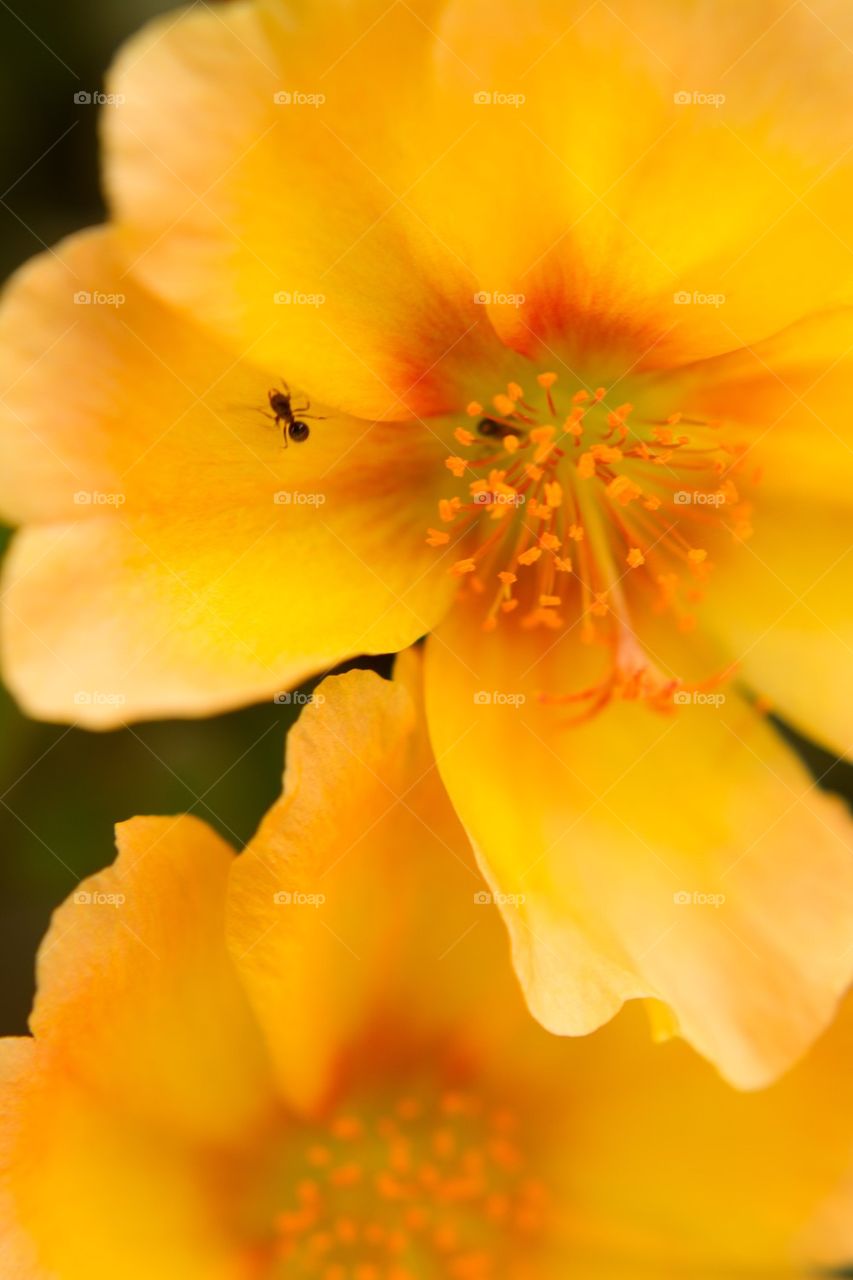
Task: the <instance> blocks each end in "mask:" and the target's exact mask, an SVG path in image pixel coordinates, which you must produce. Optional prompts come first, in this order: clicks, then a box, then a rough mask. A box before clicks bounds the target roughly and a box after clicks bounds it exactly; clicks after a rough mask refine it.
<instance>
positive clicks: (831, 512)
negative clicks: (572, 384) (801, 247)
mask: <svg viewBox="0 0 853 1280" xmlns="http://www.w3.org/2000/svg"><path fill="white" fill-rule="evenodd" d="M688 376H689V377H690V378H691V379H693V380H694V382H695V394H696V397H697V398H696V400H695V403H696V404H697V405H698V407H699V411H700V412H705V413H708V414H710V415H718V416H723V417H729V418H733V419H734V420H735V421H736V422H738V423H743V424H745V425H746V426H747V428H749V430H750V433H751V434H750V435H749V436H748V437H747V438H748V439H751V440H752V441H753V443H752V445H751V448H750V454H749V459H750V462H751V463H752V465H754V467H755V469H756V471H757V472H759V473H760V483H759V485H758V487H757V490H756V501H755V511H754V515H753V518H752V524H753V527H754V533H753V535H752V537H751V538H750V539H749V540H748V541H747V542H746V543H744V544H742V547H741V549H740V550H739V551H738V554H737V555H736V556H733V557H732V558H731V560H730V562H729V564H728V565H727V568H726V573H725V574H720V575H719V576H716V577H715V578H714V579H713V582H712V586H711V589H710V590H709V592H708V597H707V602H706V604H705V605H704V606H703V607H702V608H701V609H700V610H699V615H700V618H701V621H702V624H703V625H704V626H705V627H707V628H709V629H710V630H711V631H712V632H714V633H715V634H716V635H717V636H718V637H719V639H720V641H721V642H722V643H723V644H725V645H726V647H727V648H728V649H729V651H730V653H731V655H732V657H733V658H734V659H735V660H736V661H737V662H738V663H739V670H740V671H741V673H742V675H743V678H744V680H745V681H746V682H747V683H748V684H749V685H750V686H751V687H752V689H753V690H755V691H757V692H759V693H761V694H762V695H764V696H767V697H769V699H770V700H771V702H772V704H773V706H774V708H775V709H777V710H778V711H779V713H780V714H781V715H783V716H785V717H786V718H788V719H789V720H790V721H792V723H793V724H795V725H796V727H797V728H798V729H799V730H800V731H801V732H802V733H804V734H806V735H807V736H810V737H815V738H817V739H819V740H820V741H822V742H824V743H825V744H826V745H827V746H828V747H829V748H830V749H832V750H834V751H837V752H838V753H839V754H841V755H844V754H846V753H849V752H850V750H851V740H850V724H851V720H853V705H851V701H850V693H851V684H850V681H849V680H848V679H846V678H845V677H846V673H847V670H848V668H849V665H850V657H851V653H853V627H851V623H850V617H849V612H850V611H849V608H848V607H847V598H848V596H849V586H848V584H849V579H850V552H851V546H853V433H851V430H850V421H849V419H850V412H849V402H850V394H851V387H853V311H851V310H850V309H845V310H839V311H835V312H829V313H825V314H822V315H819V316H815V317H813V318H811V319H810V320H808V321H804V322H803V323H802V324H799V325H794V326H792V327H791V328H789V329H786V330H784V331H783V332H782V333H779V334H777V335H776V336H775V337H774V338H772V339H770V340H768V341H767V342H764V343H760V344H758V345H757V346H756V347H754V348H750V349H748V350H744V351H741V352H737V353H734V354H732V355H730V356H726V357H722V358H720V359H717V360H714V361H710V362H708V363H706V364H703V365H700V366H697V367H696V368H695V369H694V370H692V371H690V372H689V374H688Z"/></svg>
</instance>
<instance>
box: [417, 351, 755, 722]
mask: <svg viewBox="0 0 853 1280" xmlns="http://www.w3.org/2000/svg"><path fill="white" fill-rule="evenodd" d="M526 368H527V372H526V373H522V374H521V376H519V377H518V378H517V379H512V380H510V381H508V382H507V383H506V386H505V389H501V388H499V387H498V388H495V387H492V388H489V387H479V388H477V391H478V394H477V396H476V398H475V399H472V400H471V401H470V402H469V403H468V405H467V410H466V411H465V412H466V413H467V415H468V417H469V418H470V419H477V418H481V421H479V423H478V425H477V429H476V430H475V429H474V428H473V426H466V425H463V424H462V423H460V422H459V421H458V420H457V421H456V422H452V423H451V425H450V429H449V431H448V440H450V439H452V441H453V442H454V444H455V446H456V447H458V452H456V450H455V449H454V445H453V444H451V452H450V456H449V457H447V458H446V459H445V467H446V471H447V473H449V476H448V484H450V483H451V482H455V485H456V489H457V491H456V492H454V493H448V496H447V497H446V498H442V499H441V500H440V502H439V507H438V510H439V525H440V526H441V525H443V526H446V528H445V529H442V528H438V529H436V528H432V527H431V528H429V529H428V530H427V535H426V541H427V543H428V545H429V546H431V547H432V548H434V549H435V551H436V552H437V553H438V554H439V555H442V556H443V555H447V561H448V572H449V573H451V574H452V575H453V576H454V577H456V578H457V579H459V593H458V599H459V602H460V605H464V606H465V607H470V608H472V609H475V610H476V611H477V612H478V613H479V616H480V621H481V625H482V627H483V628H484V629H485V630H486V631H489V632H494V631H496V630H497V629H498V627H500V628H501V629H502V631H504V630H505V634H506V636H507V637H508V638H510V637H511V636H512V635H513V634H514V633H516V628H519V629H521V630H523V631H529V630H536V629H537V628H542V629H545V630H547V631H549V632H559V631H561V630H565V631H566V633H567V634H568V633H570V632H574V634H575V636H576V637H577V638H578V639H580V640H581V641H583V642H584V643H585V644H587V645H591V646H593V647H595V648H596V649H597V650H599V651H600V653H601V666H602V671H603V674H602V679H601V681H600V682H598V683H596V684H595V685H593V686H590V687H589V688H572V687H571V676H572V673H571V670H569V669H568V667H567V671H566V686H567V687H566V689H563V690H557V689H548V690H542V691H540V698H541V701H543V702H545V703H547V704H549V705H553V706H569V705H571V706H573V707H574V709H575V711H576V712H577V716H576V717H575V718H579V719H583V718H586V717H587V716H588V715H590V714H594V713H597V712H598V711H599V710H601V709H602V708H603V707H604V706H606V705H607V703H608V702H609V701H610V700H611V699H613V698H622V699H642V700H643V701H645V702H646V703H647V704H648V705H649V706H650V707H652V708H653V709H655V710H658V711H662V712H667V713H669V714H674V713H675V712H676V711H677V706H678V704H677V703H675V702H674V697H673V694H674V691H678V690H680V689H684V688H688V687H698V686H687V685H685V684H684V683H683V681H681V680H680V679H679V677H678V675H677V674H673V672H672V671H669V670H667V671H666V672H664V671H662V670H660V669H659V667H658V666H657V665H656V662H655V659H654V656H653V653H652V652H651V647H650V646H649V647H647V646H646V644H645V643H644V635H645V634H646V632H647V631H650V628H649V626H648V624H649V623H650V622H653V624H654V627H655V628H657V627H658V626H659V625H660V621H659V620H660V618H661V617H663V618H666V619H668V620H669V621H670V623H671V625H672V628H673V630H674V631H675V632H676V633H681V634H684V633H687V632H688V631H689V630H690V629H691V628H692V627H694V626H695V625H696V619H697V616H699V615H698V614H697V608H696V606H697V605H698V604H700V603H701V602H702V601H703V600H704V598H705V596H706V594H707V593H708V592H709V591H711V590H713V586H714V579H715V574H716V573H717V571H718V565H719V564H720V562H721V559H723V558H725V556H727V555H728V554H730V553H731V552H732V551H734V552H735V553H736V551H737V548H738V546H739V544H740V543H741V542H742V541H743V540H745V539H747V538H748V537H749V536H750V535H751V533H752V526H753V518H754V504H753V502H752V500H751V494H750V493H749V492H748V490H749V489H750V488H752V487H754V486H755V485H757V483H758V480H759V477H757V476H755V475H753V474H751V472H750V471H749V470H748V463H747V460H748V449H747V446H746V444H745V442H743V441H742V440H738V439H737V438H736V437H734V436H733V435H732V428H730V427H729V426H728V425H727V424H726V422H725V421H724V420H722V419H719V418H715V419H713V420H712V419H706V418H704V417H703V416H702V415H701V414H700V413H695V412H691V411H690V409H689V407H688V406H683V407H676V406H673V405H671V404H670V405H666V404H664V403H662V401H663V400H664V399H665V392H666V384H665V380H663V379H661V377H660V375H645V380H644V378H643V377H639V376H637V377H632V378H631V379H630V380H629V379H626V380H625V382H624V384H623V394H621V395H617V393H616V390H615V389H612V390H608V388H607V387H605V386H601V385H599V386H595V384H594V383H593V382H592V380H590V382H589V384H588V386H585V387H584V386H581V387H578V386H575V387H574V388H573V387H571V386H570V385H569V386H564V385H563V383H562V382H561V381H560V380H559V379H558V378H557V375H556V374H555V373H554V372H553V371H549V370H546V371H543V372H538V373H537V372H534V373H533V375H532V376H531V372H530V369H529V366H526ZM629 386H630V395H629V396H626V395H625V394H624V390H625V389H627V388H628V387H629ZM524 387H527V388H529V393H527V392H525V391H524V390H523V388H524ZM591 387H595V389H594V390H590V388H591ZM483 404H489V405H491V406H492V408H493V410H494V414H495V416H493V417H485V418H482V414H483V410H482V405H483ZM582 442H583V443H582ZM463 455H464V456H463ZM457 543H458V544H460V554H461V556H462V558H460V559H456V560H455V561H453V562H451V554H450V553H449V548H450V545H451V544H452V545H453V546H456V545H457ZM570 549H571V554H569V550H570ZM558 583H559V585H558ZM575 628H577V630H575ZM510 642H511V641H510ZM548 643H549V644H550V643H552V642H551V641H550V640H549V641H548ZM715 678H716V677H715V676H714V675H713V673H710V674H709V675H708V677H707V680H708V681H713V680H714V679H715ZM702 687H707V681H705V682H704V683H703V686H702Z"/></svg>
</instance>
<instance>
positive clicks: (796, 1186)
mask: <svg viewBox="0 0 853 1280" xmlns="http://www.w3.org/2000/svg"><path fill="white" fill-rule="evenodd" d="M534 1051H535V1050H534ZM852 1051H853V1002H851V1000H850V999H849V998H848V999H847V1000H846V1002H845V1004H844V1005H843V1007H842V1010H841V1011H840V1013H839V1016H838V1019H837V1020H836V1022H835V1023H834V1024H833V1026H832V1027H831V1028H830V1029H829V1030H828V1031H827V1033H826V1035H825V1036H824V1037H822V1038H821V1040H820V1041H819V1042H818V1043H817V1044H816V1045H815V1046H814V1047H813V1049H812V1050H811V1052H810V1053H809V1054H808V1055H807V1057H806V1058H805V1059H804V1060H803V1062H801V1063H800V1064H799V1065H798V1066H797V1067H796V1068H795V1069H794V1070H793V1071H792V1072H790V1074H789V1075H787V1076H786V1077H785V1079H784V1080H781V1081H779V1082H778V1083H777V1084H775V1085H773V1086H772V1087H771V1088H769V1089H766V1090H763V1091H762V1092H760V1093H758V1094H749V1095H744V1094H741V1093H738V1092H736V1091H735V1090H732V1089H730V1088H728V1087H727V1086H726V1085H725V1084H724V1083H723V1082H722V1081H721V1080H720V1079H719V1078H718V1077H717V1076H715V1074H714V1073H713V1072H712V1071H711V1070H710V1069H709V1068H708V1066H707V1064H705V1063H703V1062H702V1061H701V1060H700V1059H699V1058H697V1057H696V1055H695V1054H693V1053H691V1051H690V1050H689V1048H688V1047H687V1046H686V1045H683V1044H680V1043H678V1042H677V1041H673V1042H670V1043H669V1044H665V1045H654V1044H652V1043H651V1041H650V1039H649V1036H648V1029H647V1026H646V1024H645V1020H644V1018H643V1016H642V1013H641V1010H640V1009H638V1008H634V1009H630V1010H629V1009H626V1010H624V1011H623V1012H622V1013H621V1014H620V1015H619V1016H618V1017H617V1018H616V1019H615V1020H614V1022H613V1023H612V1024H611V1025H610V1026H609V1027H607V1028H606V1029H604V1030H603V1031H601V1032H599V1033H598V1034H597V1035H595V1036H590V1037H587V1038H585V1039H584V1040H581V1041H572V1042H569V1043H566V1044H565V1053H564V1054H563V1055H562V1063H561V1066H562V1072H561V1076H562V1079H563V1080H570V1081H571V1082H572V1084H571V1090H570V1091H571V1094H572V1097H573V1101H574V1104H575V1105H573V1106H571V1107H568V1108H567V1107H565V1104H564V1111H563V1114H562V1115H560V1113H559V1110H557V1112H556V1114H555V1119H554V1130H555V1136H556V1134H557V1133H558V1132H563V1133H564V1134H565V1139H564V1141H565V1146H564V1150H565V1151H567V1152H571V1155H570V1156H569V1157H568V1159H566V1160H565V1164H564V1172H563V1178H562V1190H563V1196H564V1203H565V1204H566V1205H567V1206H568V1211H567V1215H566V1217H567V1220H568V1233H569V1236H570V1240H571V1244H570V1247H569V1250H568V1253H569V1257H570V1258H571V1259H572V1260H573V1261H574V1263H575V1265H577V1264H578V1261H579V1259H581V1258H584V1257H586V1258H588V1259H590V1262H592V1261H593V1260H597V1259H600V1258H601V1257H602V1256H604V1257H609V1258H610V1259H611V1260H612V1262H613V1263H614V1264H616V1265H618V1263H619V1262H620V1261H621V1262H622V1264H623V1265H624V1266H625V1267H626V1268H628V1271H627V1274H632V1272H631V1270H630V1268H631V1264H632V1263H633V1264H634V1265H636V1260H637V1259H639V1258H642V1259H644V1260H645V1261H646V1264H647V1265H648V1266H649V1271H650V1273H652V1272H653V1273H654V1274H655V1275H664V1276H673V1277H675V1276H684V1275H686V1274H694V1273H697V1274H698V1273H700V1272H702V1273H704V1272H707V1273H708V1274H738V1275H740V1274H744V1275H746V1274H753V1273H755V1274H758V1273H760V1274H767V1275H786V1276H787V1275H790V1276H792V1277H793V1276H794V1275H797V1274H804V1273H808V1274H813V1272H812V1270H811V1267H810V1265H809V1264H811V1266H813V1265H814V1264H815V1263H816V1262H817V1261H818V1260H820V1261H822V1262H825V1263H826V1264H835V1265H836V1266H840V1265H843V1264H845V1263H848V1262H849V1260H850V1257H851V1256H853V1228H851V1217H850V1212H849V1210H850V1204H851V1201H850V1198H849V1181H848V1179H849V1176H850V1170H851V1162H853V1116H851V1113H850V1108H849V1107H848V1106H847V1104H846V1095H847V1078H848V1076H849V1063H850V1055H851V1052H852ZM550 1069H551V1070H554V1069H557V1068H556V1064H553V1063H552V1064H551V1068H550ZM556 1106H557V1109H559V1102H558V1103H557V1104H556ZM688 1169H689V1170H690V1176H689V1177H685V1170H688ZM845 1183H846V1184H847V1198H846V1208H847V1217H846V1222H845V1223H844V1224H843V1226H841V1224H840V1223H838V1224H836V1225H837V1226H841V1229H839V1230H836V1232H835V1234H834V1235H833V1234H831V1233H830V1232H829V1231H828V1230H826V1229H825V1227H824V1225H823V1220H824V1217H825V1213H826V1209H827V1206H829V1205H831V1204H833V1203H834V1204H835V1205H836V1206H837V1207H840V1205H841V1203H843V1201H844V1195H845ZM801 1268H802V1271H801ZM694 1269H695V1272H694Z"/></svg>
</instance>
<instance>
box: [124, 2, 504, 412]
mask: <svg viewBox="0 0 853 1280" xmlns="http://www.w3.org/2000/svg"><path fill="white" fill-rule="evenodd" d="M317 14H318V15H319V11H317ZM386 17H387V22H386V27H390V28H392V29H393V30H392V33H391V36H390V39H391V41H392V43H393V42H394V36H395V34H396V35H399V36H400V37H401V39H402V40H403V43H402V44H396V43H393V47H389V45H388V44H385V45H384V47H383V53H384V54H385V55H387V57H384V58H383V62H384V65H383V66H382V69H381V73H380V70H379V68H378V67H377V66H376V65H372V64H371V60H370V52H369V51H370V49H371V46H372V41H371V40H370V39H369V38H368V40H367V41H366V42H363V43H362V48H361V51H360V53H357V54H356V56H355V57H342V58H341V59H340V60H338V61H337V64H336V65H331V64H332V58H330V56H329V45H328V37H329V27H328V23H327V22H326V21H325V20H323V21H322V24H321V25H322V29H323V32H324V35H323V37H322V39H321V40H320V41H317V40H316V38H312V37H311V33H310V32H309V33H308V35H307V36H306V31H305V23H304V22H300V23H299V24H298V25H297V26H296V27H294V24H293V23H292V21H291V22H289V23H288V29H287V31H286V33H284V34H283V35H281V36H278V35H276V34H275V33H273V31H272V30H271V27H270V26H267V28H266V29H265V27H264V24H263V22H262V20H261V18H260V17H259V14H258V12H257V8H256V6H250V5H235V6H231V7H230V8H228V9H227V10H223V11H222V12H221V13H219V12H217V13H216V14H213V13H210V12H202V11H200V10H199V11H195V12H190V11H187V13H186V14H184V15H183V16H182V17H180V18H179V19H178V20H177V21H176V20H175V18H174V16H173V15H169V16H168V17H166V18H163V19H159V20H157V21H155V22H153V23H152V24H150V25H149V26H148V27H146V28H145V30H144V31H143V32H142V33H141V34H140V35H138V36H137V37H135V39H134V40H132V41H131V42H130V43H129V45H128V46H126V48H125V50H124V51H123V53H122V55H121V56H120V58H119V60H118V62H117V65H116V66H115V68H114V70H113V73H112V76H111V79H110V83H111V86H112V90H113V91H114V92H117V93H122V94H123V95H124V96H125V97H126V102H124V104H123V111H124V116H123V119H121V120H119V119H118V115H119V114H120V113H113V119H111V120H110V121H108V122H107V128H106V153H107V159H106V177H107V184H108V187H109V189H110V193H111V197H112V203H113V208H114V211H115V216H116V218H117V220H118V222H119V224H120V225H121V226H122V228H123V235H124V241H125V243H126V245H127V248H128V252H129V254H130V257H131V259H132V260H133V263H134V271H135V272H137V273H138V274H139V275H140V276H141V277H142V278H143V279H145V280H146V281H148V282H150V283H152V284H153V285H154V286H155V287H156V289H157V290H158V291H159V292H161V293H162V294H163V296H166V297H168V298H169V299H170V300H171V301H172V302H174V303H176V304H177V305H179V306H180V307H181V308H182V309H183V310H184V311H185V312H186V313H189V314H190V315H192V316H193V317H198V318H199V319H201V320H202V322H203V323H205V324H206V325H208V326H210V327H211V328H212V329H215V330H216V331H217V332H218V333H220V334H221V335H222V336H223V337H224V338H225V340H226V341H227V342H228V344H229V345H230V346H231V347H232V348H233V350H234V352H235V354H240V353H242V352H243V351H245V350H247V349H249V348H251V350H252V355H253V358H254V359H257V360H260V361H262V362H266V363H268V364H272V365H275V364H277V363H278V362H280V361H281V360H282V359H283V356H282V353H286V361H287V365H286V368H285V369H284V373H285V376H286V377H287V378H288V379H289V380H291V381H293V382H294V383H297V384H299V385H303V386H307V387H309V388H310V389H311V391H312V394H313V395H315V396H316V397H317V398H318V399H323V400H324V401H325V402H326V403H328V404H332V405H336V406H338V407H341V408H345V409H347V410H348V411H351V412H353V413H357V414H359V415H360V416H363V417H370V418H388V419H403V418H407V417H409V416H410V415H411V413H413V412H414V413H418V414H423V413H427V412H436V411H438V410H440V409H442V408H445V407H447V406H448V405H449V404H450V403H456V389H455V386H454V383H453V381H452V379H451V378H450V372H451V370H454V369H455V370H456V371H459V370H463V369H464V368H465V367H466V365H467V364H468V363H470V362H471V360H472V359H474V358H481V357H482V354H483V353H484V352H486V351H489V350H490V349H492V348H493V347H496V346H497V344H496V343H495V339H494V334H493V332H492V330H491V326H490V325H489V321H488V318H487V316H486V314H485V309H484V308H483V307H482V306H478V305H477V304H476V302H475V299H474V295H475V291H476V289H477V284H476V281H475V280H474V279H473V277H472V276H471V274H470V271H469V270H468V269H467V267H466V265H465V263H464V262H463V261H461V260H460V259H459V257H458V255H457V254H456V252H455V251H454V249H453V247H452V244H450V243H448V242H446V241H445V240H443V238H442V237H441V236H440V235H438V234H436V232H435V231H434V230H433V229H432V228H431V227H430V226H429V225H428V224H427V223H425V222H424V220H423V218H422V217H421V216H420V215H419V214H418V213H417V211H413V210H411V209H410V207H409V204H408V200H407V188H409V187H411V185H412V183H413V182H414V180H415V178H416V176H417V174H416V173H412V172H410V171H409V169H408V166H407V165H406V166H405V167H404V168H403V170H402V171H401V172H396V173H394V172H389V171H388V168H387V165H386V166H380V167H379V168H378V167H377V164H378V162H377V160H376V158H375V157H374V156H373V155H372V148H371V146H370V141H369V140H370V136H371V133H372V131H373V127H374V124H375V122H376V121H377V119H378V120H379V121H385V124H384V126H383V127H382V130H381V134H380V135H377V141H378V140H379V137H381V138H382V140H383V142H384V141H387V122H388V119H389V117H390V116H391V115H394V116H396V117H397V119H398V125H399V126H400V127H402V128H403V129H404V130H405V121H406V118H407V116H408V110H407V105H406V104H407V103H408V102H410V101H411V100H412V98H413V96H415V95H416V94H417V92H418V85H417V80H416V78H415V77H413V76H412V75H411V71H412V59H413V58H417V57H419V56H420V50H421V49H422V47H423V44H424V33H423V28H421V27H420V26H419V25H418V24H417V23H416V22H415V21H414V19H413V17H412V16H411V15H410V14H408V13H404V12H403V11H401V12H400V13H399V14H397V15H394V14H392V13H391V12H390V11H389V13H388V14H387V15H386ZM335 25H336V27H338V21H337V19H336V23H335ZM347 25H348V24H347V22H346V19H342V21H341V24H340V27H339V28H338V31H337V33H336V34H341V33H342V31H343V30H344V29H345V28H346V26H347ZM404 28H407V29H408V31H407V33H406V32H405V31H404ZM314 34H315V36H316V29H315V33H314ZM359 34H360V35H364V34H365V33H364V31H363V28H361V26H360V25H359ZM367 34H368V36H369V33H367ZM389 76H393V77H394V78H395V79H396V80H397V81H398V82H403V83H405V81H406V79H407V78H408V86H407V88H406V91H405V102H403V101H401V100H400V99H399V98H398V97H395V96H394V92H393V89H392V86H391V84H390V83H389ZM379 83H381V84H382V85H383V90H382V93H381V94H378V93H377V94H370V93H367V92H366V91H365V90H366V86H368V85H370V84H373V85H377V84H379ZM164 86H168V91H164ZM356 95H357V96H356ZM277 98H278V99H279V100H278V101H277V100H276V99H277ZM391 100H394V101H395V110H394V112H393V113H389V112H388V111H387V107H386V105H385V104H387V102H388V101H391ZM356 104H357V106H356ZM176 119H179V120H182V121H190V120H193V121H195V125H194V127H193V128H191V129H190V128H183V127H181V128H176V127H175V121H176ZM403 136H405V133H404V135H403ZM409 143H410V145H412V144H414V140H413V139H411V140H409ZM407 152H408V148H407ZM439 158H440V156H439V155H435V156H433V155H430V156H429V158H428V159H429V160H432V159H439ZM392 163H393V162H392ZM423 166H424V159H423V157H422V158H421V163H420V165H419V166H418V167H419V169H421V170H422V168H423ZM277 295H278V296H279V302H278V303H276V301H275V299H276V296H277ZM282 299H285V300H284V301H282ZM286 299H289V301H287V300H286Z"/></svg>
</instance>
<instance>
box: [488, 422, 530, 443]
mask: <svg viewBox="0 0 853 1280" xmlns="http://www.w3.org/2000/svg"><path fill="white" fill-rule="evenodd" d="M477 430H478V431H479V433H480V435H481V436H486V437H490V436H498V437H499V438H500V439H501V440H503V439H504V438H505V437H506V436H515V437H516V438H517V439H520V438H521V437H522V436H523V435H524V432H523V431H519V429H518V427H511V426H510V425H509V423H507V422H496V421H495V419H494V418H481V419H480V421H479V422H478V423H477Z"/></svg>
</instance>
